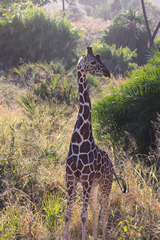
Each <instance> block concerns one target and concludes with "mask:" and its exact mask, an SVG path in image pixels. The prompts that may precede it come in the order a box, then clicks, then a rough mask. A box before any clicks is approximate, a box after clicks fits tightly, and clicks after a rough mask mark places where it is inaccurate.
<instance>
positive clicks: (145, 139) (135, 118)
mask: <svg viewBox="0 0 160 240" xmlns="http://www.w3.org/2000/svg"><path fill="white" fill-rule="evenodd" d="M159 76H160V56H159V52H157V55H155V54H153V55H152V56H151V59H150V63H148V64H147V65H146V66H143V67H142V68H141V69H137V70H136V71H133V72H132V73H131V74H130V77H129V79H128V81H126V82H125V83H124V84H120V85H119V86H116V85H115V86H111V87H110V91H109V93H108V94H107V96H106V97H104V98H102V99H100V100H99V101H98V102H97V103H96V104H95V105H94V108H93V116H94V121H96V122H97V135H98V136H99V137H102V136H105V137H106V136H107V135H110V136H111V139H112V141H113V142H115V143H116V142H118V141H119V140H120V138H121V137H122V136H124V135H126V137H127V139H128V135H130V136H131V137H132V138H134V139H135V140H136V144H137V145H138V147H139V150H140V151H141V152H147V151H148V150H149V146H150V145H151V144H152V143H153V142H154V131H153V126H152V123H151V120H152V121H155V120H156V118H157V112H158V113H160V77H159ZM126 132H127V134H126Z"/></svg>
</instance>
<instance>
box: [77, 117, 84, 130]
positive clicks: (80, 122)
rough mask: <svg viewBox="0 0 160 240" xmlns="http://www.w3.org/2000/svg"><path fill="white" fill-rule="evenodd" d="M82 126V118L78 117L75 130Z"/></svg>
mask: <svg viewBox="0 0 160 240" xmlns="http://www.w3.org/2000/svg"><path fill="white" fill-rule="evenodd" d="M82 124H83V118H82V117H79V118H78V120H77V126H76V127H77V128H80V126H82Z"/></svg>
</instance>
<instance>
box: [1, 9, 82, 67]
mask: <svg viewBox="0 0 160 240" xmlns="http://www.w3.org/2000/svg"><path fill="white" fill-rule="evenodd" d="M3 16H4V17H3V19H2V20H1V21H0V35H1V40H0V62H2V64H3V66H4V67H6V66H7V67H9V66H13V65H14V66H15V65H17V64H19V63H20V59H22V60H23V61H24V62H28V61H32V62H36V61H39V60H44V59H45V60H47V61H50V60H51V59H52V58H54V59H55V58H62V57H63V58H64V59H66V61H67V63H68V65H70V64H71V63H72V61H73V60H74V59H75V57H76V48H77V46H78V40H79V38H80V35H79V31H78V29H77V28H72V27H71V24H70V21H69V20H67V19H66V18H65V17H64V16H63V15H59V14H56V13H55V14H54V15H53V17H52V18H51V17H50V16H49V15H48V14H46V13H45V11H44V10H43V8H38V7H37V6H33V7H32V8H27V9H26V10H23V11H21V10H19V9H18V10H17V9H16V10H13V11H10V12H5V13H4V14H3Z"/></svg>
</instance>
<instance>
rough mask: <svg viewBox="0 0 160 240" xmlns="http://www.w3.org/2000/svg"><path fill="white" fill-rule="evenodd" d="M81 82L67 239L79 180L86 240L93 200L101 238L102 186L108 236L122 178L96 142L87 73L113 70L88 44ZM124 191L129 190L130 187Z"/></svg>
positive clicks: (81, 64) (69, 161)
mask: <svg viewBox="0 0 160 240" xmlns="http://www.w3.org/2000/svg"><path fill="white" fill-rule="evenodd" d="M77 72H78V85H79V113H78V117H77V121H76V123H75V126H74V130H73V133H72V137H71V142H70V147H69V152H68V156H67V162H66V182H67V209H66V214H65V227H64V231H63V240H66V239H68V238H67V237H68V228H69V223H70V220H71V215H72V207H73V203H74V197H75V188H76V184H77V181H80V182H81V184H82V187H83V208H82V212H81V220H82V240H85V228H86V221H87V217H88V212H87V209H88V203H89V201H90V204H91V209H92V212H93V237H94V240H96V239H98V218H99V213H100V209H101V206H100V204H99V201H98V187H99V188H100V191H101V198H102V228H103V236H102V237H103V239H105V235H106V231H105V225H106V218H107V201H108V197H109V194H110V191H111V187H112V182H113V175H114V176H115V177H116V180H117V181H118V178H117V175H116V173H115V170H114V168H113V165H112V162H111V160H110V159H109V157H108V154H107V153H106V152H105V151H103V150H101V149H100V148H99V147H98V146H97V145H96V144H95V142H94V138H93V136H92V125H91V102H90V97H89V91H88V86H87V80H86V73H87V72H93V73H97V74H102V75H104V76H105V77H110V73H109V71H108V70H107V68H106V67H105V65H104V64H103V63H102V62H101V59H100V56H99V55H94V54H93V51H92V48H91V47H87V55H83V56H82V57H81V58H80V59H79V61H78V65H77ZM118 184H119V186H120V188H121V191H122V192H123V193H124V192H126V186H125V185H124V189H122V187H121V185H120V183H119V181H118Z"/></svg>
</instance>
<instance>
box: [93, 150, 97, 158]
mask: <svg viewBox="0 0 160 240" xmlns="http://www.w3.org/2000/svg"><path fill="white" fill-rule="evenodd" d="M94 157H95V158H96V159H97V150H96V149H94Z"/></svg>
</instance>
